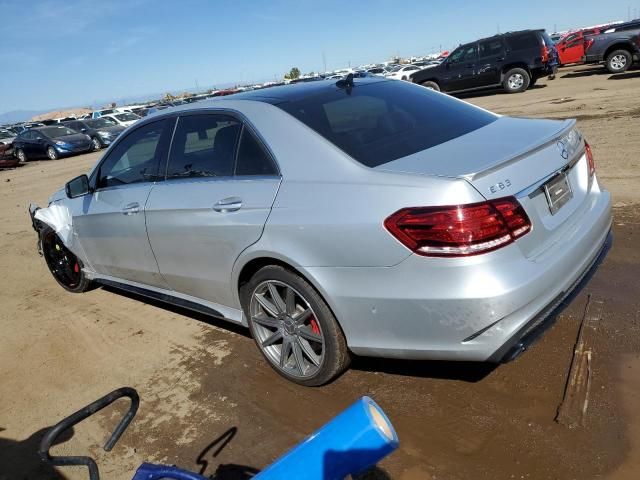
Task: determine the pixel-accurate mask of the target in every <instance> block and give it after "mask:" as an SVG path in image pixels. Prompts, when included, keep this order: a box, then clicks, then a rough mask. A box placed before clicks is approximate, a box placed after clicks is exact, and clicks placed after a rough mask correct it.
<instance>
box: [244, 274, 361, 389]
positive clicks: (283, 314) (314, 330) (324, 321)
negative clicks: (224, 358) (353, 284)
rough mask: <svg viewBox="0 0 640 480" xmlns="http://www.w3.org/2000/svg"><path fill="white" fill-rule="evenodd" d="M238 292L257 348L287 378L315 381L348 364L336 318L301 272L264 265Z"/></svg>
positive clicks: (312, 383) (322, 380)
mask: <svg viewBox="0 0 640 480" xmlns="http://www.w3.org/2000/svg"><path fill="white" fill-rule="evenodd" d="M242 297H243V301H242V303H243V308H244V310H245V314H246V315H247V318H248V321H249V328H250V329H251V334H252V336H253V338H254V340H255V342H256V344H257V345H258V348H259V349H260V352H261V353H262V355H263V356H264V357H265V358H266V359H267V361H268V362H269V364H270V365H271V367H272V368H273V369H274V370H276V371H277V372H278V373H279V374H280V375H282V376H283V377H285V378H286V379H288V380H291V381H292V382H295V383H298V384H300V385H305V386H318V385H322V384H325V383H327V382H328V381H330V380H332V379H333V378H335V377H336V376H337V375H338V374H340V373H341V372H342V371H344V370H345V369H346V368H347V366H348V365H349V360H350V358H349V353H348V351H347V344H346V340H345V338H344V335H343V333H342V330H341V329H340V326H339V325H338V322H337V320H336V318H335V317H334V315H333V313H332V312H331V309H330V308H329V307H328V306H327V304H326V303H325V301H324V300H323V299H322V297H320V295H319V294H318V292H316V290H315V289H314V288H313V287H312V286H311V285H310V284H309V283H308V282H307V281H306V280H305V279H304V278H302V277H301V276H299V275H297V274H295V273H293V272H291V271H289V270H287V269H285V268H283V267H281V266H276V265H271V266H267V267H264V268H262V269H261V270H259V271H258V272H257V273H256V274H255V275H254V276H253V277H252V278H251V280H250V281H249V283H248V284H247V285H245V286H244V287H243V289H242Z"/></svg>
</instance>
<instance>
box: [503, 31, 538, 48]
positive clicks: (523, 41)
mask: <svg viewBox="0 0 640 480" xmlns="http://www.w3.org/2000/svg"><path fill="white" fill-rule="evenodd" d="M507 45H509V48H511V50H513V51H514V52H517V51H519V50H527V49H529V48H539V47H540V42H539V41H538V37H537V36H536V35H535V34H533V33H524V34H520V35H511V36H510V37H507Z"/></svg>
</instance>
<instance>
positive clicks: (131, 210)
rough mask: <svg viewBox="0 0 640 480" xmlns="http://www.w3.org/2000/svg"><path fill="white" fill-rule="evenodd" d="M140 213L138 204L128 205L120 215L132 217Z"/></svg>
mask: <svg viewBox="0 0 640 480" xmlns="http://www.w3.org/2000/svg"><path fill="white" fill-rule="evenodd" d="M139 211H140V204H139V203H138V202H133V203H130V204H129V205H127V206H125V207H124V208H123V209H122V213H124V214H125V215H133V214H135V213H138V212H139Z"/></svg>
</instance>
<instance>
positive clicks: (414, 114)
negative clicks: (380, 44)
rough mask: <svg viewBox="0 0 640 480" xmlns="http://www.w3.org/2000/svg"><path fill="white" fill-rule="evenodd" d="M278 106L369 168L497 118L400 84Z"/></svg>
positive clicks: (378, 84) (333, 92) (365, 87)
mask: <svg viewBox="0 0 640 480" xmlns="http://www.w3.org/2000/svg"><path fill="white" fill-rule="evenodd" d="M277 106H278V107H280V108H281V109H282V110H284V111H286V112H288V113H289V114H291V115H293V116H294V117H295V118H297V119H298V120H300V121H301V122H303V123H304V124H306V125H307V126H309V127H310V128H312V129H313V130H315V131H316V132H318V133H319V134H320V135H322V136H323V137H324V138H326V139H327V140H328V141H330V142H331V143H333V144H334V145H336V146H337V147H338V148H340V149H342V150H343V151H344V152H345V153H347V154H348V155H350V156H351V157H353V158H354V159H355V160H357V161H358V162H360V163H362V164H363V165H366V166H368V167H376V166H378V165H382V164H385V163H388V162H391V161H393V160H396V159H398V158H402V157H406V156H408V155H412V154H414V153H417V152H420V151H422V150H426V149H428V148H431V147H434V146H436V145H439V144H441V143H444V142H447V141H449V140H452V139H454V138H457V137H460V136H462V135H465V134H467V133H469V132H472V131H474V130H477V129H479V128H482V127H484V126H485V125H488V124H489V123H492V122H494V121H495V120H496V119H497V118H498V117H497V116H495V115H494V114H492V113H489V112H487V111H485V110H481V109H479V108H476V107H473V106H471V105H469V104H467V103H464V102H461V101H459V100H456V99H453V98H451V97H449V96H446V95H441V94H438V93H434V92H432V91H430V90H428V89H426V88H424V87H419V86H417V85H413V84H410V83H407V82H396V81H380V82H374V83H365V84H360V85H357V84H356V86H355V87H354V88H352V89H350V90H348V91H347V90H343V89H338V90H330V91H327V92H326V93H322V94H320V95H315V96H312V97H307V98H302V99H300V100H296V101H291V102H285V103H281V104H278V105H277ZM443 161H446V159H443Z"/></svg>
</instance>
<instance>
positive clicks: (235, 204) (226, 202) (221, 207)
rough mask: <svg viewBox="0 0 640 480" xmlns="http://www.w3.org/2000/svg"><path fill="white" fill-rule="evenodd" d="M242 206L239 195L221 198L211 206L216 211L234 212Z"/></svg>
mask: <svg viewBox="0 0 640 480" xmlns="http://www.w3.org/2000/svg"><path fill="white" fill-rule="evenodd" d="M241 208H242V199H241V198H239V197H228V198H223V199H222V200H220V201H219V202H218V203H216V204H215V205H214V206H213V209H214V210H215V211H216V212H222V213H227V212H235V211H238V210H240V209H241Z"/></svg>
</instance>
